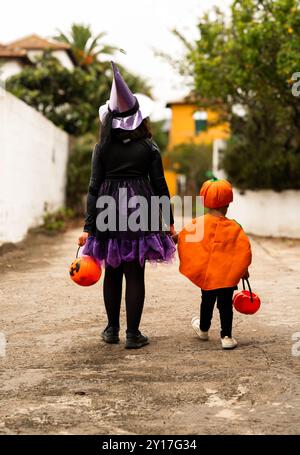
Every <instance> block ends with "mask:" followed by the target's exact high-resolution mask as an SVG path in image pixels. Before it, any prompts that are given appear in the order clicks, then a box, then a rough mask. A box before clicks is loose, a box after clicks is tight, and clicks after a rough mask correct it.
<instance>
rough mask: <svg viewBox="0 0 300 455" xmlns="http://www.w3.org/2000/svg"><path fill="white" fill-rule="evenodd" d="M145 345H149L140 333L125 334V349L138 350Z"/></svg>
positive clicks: (147, 340) (146, 338)
mask: <svg viewBox="0 0 300 455" xmlns="http://www.w3.org/2000/svg"><path fill="white" fill-rule="evenodd" d="M146 344H149V339H148V337H146V336H145V335H142V334H141V332H138V333H127V334H126V344H125V348H126V349H139V348H142V347H143V346H145V345H146Z"/></svg>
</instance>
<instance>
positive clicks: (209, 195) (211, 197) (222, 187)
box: [200, 178, 233, 209]
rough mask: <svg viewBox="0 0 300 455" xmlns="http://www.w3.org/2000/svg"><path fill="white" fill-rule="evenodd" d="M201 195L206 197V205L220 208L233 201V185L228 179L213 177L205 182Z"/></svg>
mask: <svg viewBox="0 0 300 455" xmlns="http://www.w3.org/2000/svg"><path fill="white" fill-rule="evenodd" d="M200 196H203V198H204V207H207V208H209V209H218V208H220V207H226V206H227V205H229V204H230V202H232V201H233V192H232V186H231V184H230V183H229V182H227V180H224V179H217V178H213V179H211V180H206V182H204V183H203V185H202V187H201V190H200Z"/></svg>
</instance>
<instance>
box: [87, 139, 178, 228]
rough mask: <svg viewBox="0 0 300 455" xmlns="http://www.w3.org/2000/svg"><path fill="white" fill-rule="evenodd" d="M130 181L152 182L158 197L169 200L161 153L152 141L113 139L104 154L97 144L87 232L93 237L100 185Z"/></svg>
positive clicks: (171, 222)
mask: <svg viewBox="0 0 300 455" xmlns="http://www.w3.org/2000/svg"><path fill="white" fill-rule="evenodd" d="M131 178H149V180H150V183H151V186H152V189H153V193H154V194H155V195H156V196H159V197H161V196H167V197H170V194H169V190H168V186H167V183H166V180H165V176H164V170H163V164H162V159H161V155H160V151H159V148H158V146H157V145H156V144H155V143H154V142H153V141H152V140H150V139H139V140H130V141H128V142H122V141H121V140H118V139H114V140H113V142H112V143H111V145H110V146H109V148H107V150H102V151H101V150H100V147H99V144H96V146H95V148H94V151H93V155H92V170H91V178H90V183H89V189H88V195H87V212H86V218H85V225H84V231H85V232H89V233H90V234H94V233H95V232H96V217H97V210H96V201H97V198H98V196H99V189H100V186H101V183H102V182H103V181H104V180H105V179H113V180H124V179H131ZM170 224H174V219H173V214H172V210H171V211H170Z"/></svg>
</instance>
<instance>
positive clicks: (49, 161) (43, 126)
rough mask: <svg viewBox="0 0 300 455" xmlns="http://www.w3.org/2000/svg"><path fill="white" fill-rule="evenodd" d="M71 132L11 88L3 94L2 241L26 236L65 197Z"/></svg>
mask: <svg viewBox="0 0 300 455" xmlns="http://www.w3.org/2000/svg"><path fill="white" fill-rule="evenodd" d="M68 151H69V137H68V135H67V134H66V133H65V132H63V131H61V130H60V129H59V128H57V127H56V126H55V125H53V124H52V123H51V122H50V121H49V120H47V119H46V118H44V117H43V116H42V115H41V114H39V113H38V112H37V111H35V110H34V109H32V108H31V107H29V106H28V105H26V104H25V103H23V102H22V101H20V100H19V99H17V98H16V97H14V96H12V95H11V94H9V93H7V92H5V91H4V92H3V91H2V93H1V96H0V245H1V244H3V243H5V242H17V241H20V240H22V239H23V238H24V237H25V235H26V233H27V231H28V229H29V228H30V227H34V226H38V225H39V224H41V223H42V221H43V216H44V213H45V210H46V209H48V211H53V210H57V209H58V208H59V207H61V206H63V205H64V202H65V186H66V167H67V160H68Z"/></svg>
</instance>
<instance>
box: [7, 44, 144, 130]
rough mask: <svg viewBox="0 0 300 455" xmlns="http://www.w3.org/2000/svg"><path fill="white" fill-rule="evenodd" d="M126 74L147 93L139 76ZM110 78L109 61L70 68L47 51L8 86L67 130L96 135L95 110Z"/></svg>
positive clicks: (135, 88)
mask: <svg viewBox="0 0 300 455" xmlns="http://www.w3.org/2000/svg"><path fill="white" fill-rule="evenodd" d="M127 74H128V73H127ZM128 76H130V77H129V79H130V83H131V88H132V89H133V91H144V92H146V93H149V88H148V87H147V85H146V84H144V82H143V81H142V80H141V79H140V78H139V77H136V76H134V75H128ZM111 80H112V73H111V67H110V64H109V63H108V62H106V63H99V62H97V63H95V64H94V65H90V66H89V69H88V71H87V70H86V69H83V68H81V67H75V68H74V70H72V71H70V70H68V69H66V68H64V67H63V66H62V65H61V64H60V63H59V62H58V61H57V59H55V58H54V57H52V56H51V53H49V52H46V53H45V54H44V55H43V56H42V57H41V58H39V59H37V62H36V65H35V66H30V67H27V68H25V69H24V70H23V71H22V72H21V73H20V74H18V75H16V76H13V77H12V78H10V79H9V80H8V82H7V89H8V90H9V91H11V92H12V93H13V94H14V95H15V96H17V97H18V98H20V99H22V100H23V101H25V102H26V103H27V104H29V105H30V106H32V107H34V108H35V109H37V110H38V111H39V112H41V113H42V114H43V115H44V116H46V117H47V118H48V119H49V120H51V121H52V122H53V123H54V124H55V125H57V126H59V127H60V128H62V129H63V130H65V131H66V132H67V133H69V134H72V135H74V136H79V135H82V134H85V133H86V132H93V133H94V134H96V132H97V130H98V127H99V118H98V109H99V106H100V105H101V104H104V103H105V102H106V100H107V98H108V97H109V93H110V87H111Z"/></svg>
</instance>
